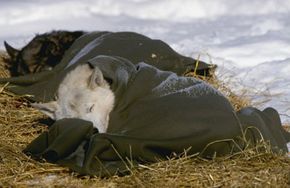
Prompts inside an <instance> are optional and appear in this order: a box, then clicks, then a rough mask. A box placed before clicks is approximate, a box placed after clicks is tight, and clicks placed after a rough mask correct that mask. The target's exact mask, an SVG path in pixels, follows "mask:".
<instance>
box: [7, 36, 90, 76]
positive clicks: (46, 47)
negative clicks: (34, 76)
mask: <svg viewBox="0 0 290 188" xmlns="http://www.w3.org/2000/svg"><path fill="white" fill-rule="evenodd" d="M84 33H85V32H84V31H74V32H70V31H52V32H49V33H44V34H41V35H36V36H35V37H34V38H33V39H32V40H31V41H30V42H29V43H28V44H27V45H26V46H24V47H23V48H22V49H21V50H17V49H15V48H13V47H12V46H10V45H9V44H8V43H7V42H6V41H4V46H5V48H6V51H7V53H8V55H9V56H10V58H7V59H5V63H6V65H7V68H8V69H9V71H10V73H11V76H21V75H25V74H30V73H36V72H40V71H44V70H50V69H52V68H53V67H54V66H55V65H57V64H58V63H59V62H60V61H61V59H62V57H63V55H64V53H65V51H66V50H67V49H68V48H69V47H70V46H71V45H72V44H73V42H74V41H75V40H76V39H77V38H79V37H80V36H82V35H83V34H84Z"/></svg>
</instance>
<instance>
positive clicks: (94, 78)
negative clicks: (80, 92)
mask: <svg viewBox="0 0 290 188" xmlns="http://www.w3.org/2000/svg"><path fill="white" fill-rule="evenodd" d="M104 84H105V80H104V76H103V73H102V71H101V70H100V69H99V68H98V67H94V68H93V72H92V75H91V76H90V77H89V84H88V86H89V88H90V89H95V88H97V87H100V86H103V85H104Z"/></svg>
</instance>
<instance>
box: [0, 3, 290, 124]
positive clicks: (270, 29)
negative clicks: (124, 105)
mask: <svg viewBox="0 0 290 188" xmlns="http://www.w3.org/2000/svg"><path fill="white" fill-rule="evenodd" d="M0 28H1V29H0V48H1V49H3V41H4V40H7V41H8V42H9V43H10V44H12V45H13V46H15V47H21V46H23V45H24V44H25V43H27V42H28V41H29V40H30V39H31V38H32V37H33V36H34V35H35V33H43V32H47V31H50V30H52V29H67V30H88V31H95V30H110V31H135V32H139V33H142V34H145V35H147V36H149V37H151V38H158V39H161V40H164V41H165V42H167V43H168V44H170V46H171V47H173V48H174V49H175V50H176V51H178V52H180V53H182V54H185V55H188V56H192V57H194V58H197V57H198V55H201V59H202V60H204V61H206V62H212V63H214V64H217V65H218V66H219V68H218V70H217V73H218V75H219V77H220V78H223V79H224V80H229V85H230V87H231V88H232V89H233V90H234V91H235V92H236V93H239V94H242V95H245V96H247V97H249V98H250V99H252V100H253V103H254V105H255V107H258V108H259V109H263V108H265V107H267V106H272V107H274V108H276V109H277V110H278V111H279V113H280V115H281V118H282V121H283V123H288V124H289V123H290V76H289V73H288V72H289V71H290V35H289V34H290V0H215V1H212V0H183V1H180V0H122V1H120V0H106V1H103V0H83V1H76V0H63V1H51V0H29V1H28V0H11V1H4V0H0ZM245 91H247V92H245Z"/></svg>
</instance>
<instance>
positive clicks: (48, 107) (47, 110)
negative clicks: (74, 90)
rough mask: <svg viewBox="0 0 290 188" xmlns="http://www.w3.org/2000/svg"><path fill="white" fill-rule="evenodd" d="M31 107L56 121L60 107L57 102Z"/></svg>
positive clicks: (35, 104) (36, 104) (33, 104)
mask: <svg viewBox="0 0 290 188" xmlns="http://www.w3.org/2000/svg"><path fill="white" fill-rule="evenodd" d="M31 106H32V107H34V108H36V109H38V110H39V111H40V112H42V113H44V114H46V115H48V116H49V117H50V118H51V119H53V120H56V111H57V109H58V107H59V106H58V104H57V102H56V101H51V102H48V103H32V104H31Z"/></svg>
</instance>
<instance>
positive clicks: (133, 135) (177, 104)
mask: <svg viewBox="0 0 290 188" xmlns="http://www.w3.org/2000/svg"><path fill="white" fill-rule="evenodd" d="M93 35H101V34H100V33H97V34H96V33H95V34H93ZM129 35H130V33H129ZM90 37H91V36H90ZM94 38H95V37H92V38H86V39H87V40H88V41H90V40H92V39H94ZM93 41H94V40H93ZM74 45H76V46H75V47H76V48H77V49H78V50H77V49H75V48H74V47H72V48H71V49H70V52H69V54H67V56H66V57H65V58H64V59H63V61H62V62H67V63H66V64H65V65H62V64H60V65H59V66H57V67H56V68H55V69H54V70H53V71H52V72H48V73H39V74H36V75H29V76H24V77H19V78H10V79H6V80H0V81H2V82H4V81H7V80H9V81H11V83H13V84H12V85H11V87H10V88H9V89H11V90H12V91H14V92H16V93H18V94H31V95H33V99H34V100H36V101H42V102H45V101H49V100H52V99H53V98H54V96H55V93H56V90H57V88H58V85H59V83H60V82H61V80H62V79H63V77H64V76H65V75H66V74H67V72H69V71H70V70H72V69H73V68H75V67H76V66H78V65H79V64H84V63H90V64H91V65H92V66H96V67H98V68H99V69H100V70H101V71H102V73H103V75H104V77H105V78H107V79H110V80H111V81H112V84H111V89H112V91H113V92H114V94H115V96H116V102H115V107H114V109H113V111H112V112H111V113H110V120H109V128H108V132H107V133H102V134H100V133H98V130H96V129H94V128H93V126H92V123H91V122H88V121H84V120H80V119H73V118H72V119H62V120H58V121H56V122H55V123H54V124H53V125H52V126H51V127H50V129H49V131H48V132H44V133H42V134H41V135H40V136H39V137H38V138H36V139H35V140H34V141H33V142H32V143H31V144H29V145H28V146H27V148H26V149H25V150H24V152H25V153H27V154H29V155H32V156H33V157H36V158H45V159H46V160H48V161H50V162H53V163H57V164H60V165H64V166H68V167H69V168H71V169H72V170H75V171H77V172H79V173H80V174H89V175H98V176H111V175H114V174H126V173H128V171H129V169H130V167H132V166H131V165H135V164H138V163H148V162H156V161H158V160H160V159H166V158H167V157H168V156H170V155H171V154H172V153H177V154H180V153H182V152H184V151H185V150H186V151H187V154H188V155H190V154H195V153H198V154H199V155H200V156H202V157H207V158H211V157H214V156H222V155H226V154H231V153H233V152H237V151H240V149H243V148H244V147H245V142H243V140H244V139H247V140H250V141H251V143H252V144H255V143H256V142H258V141H259V140H260V139H261V135H262V136H263V139H265V140H267V141H269V142H270V143H271V146H272V149H273V150H274V151H277V152H278V151H280V150H282V151H284V152H285V151H287V147H286V143H287V142H289V141H290V135H289V133H287V132H286V131H284V130H283V129H282V126H281V122H280V118H279V115H278V113H277V111H276V110H274V109H272V108H267V109H265V110H264V111H259V110H257V109H255V108H252V107H249V108H244V109H242V110H241V111H239V112H235V111H234V110H233V108H232V106H231V104H230V103H229V101H228V100H227V99H226V98H225V97H224V96H223V95H222V94H221V93H220V92H219V91H217V90H216V89H214V88H212V87H211V86H210V85H208V84H207V83H205V82H203V81H200V80H197V79H195V78H189V77H182V76H178V75H177V74H176V73H180V72H179V71H178V70H179V68H177V69H175V68H176V67H178V66H171V69H172V71H162V70H160V68H159V69H158V68H156V67H155V66H152V64H151V65H148V64H146V63H147V62H146V61H144V62H145V63H137V64H136V62H134V63H133V62H132V61H131V60H128V59H126V58H124V57H118V56H112V55H110V56H107V55H99V54H97V55H95V56H94V55H93V54H94V53H93V52H92V54H91V55H89V56H88V57H86V58H84V56H86V55H87V53H83V54H82V51H83V52H88V51H90V50H88V51H87V50H80V49H84V48H88V46H87V45H85V47H84V46H82V47H83V48H81V44H76V43H75V44H74ZM79 46H80V47H79ZM72 54H74V56H72ZM74 59H75V60H74ZM70 63H71V64H72V65H71V66H68V65H69V64H70ZM169 69H170V68H169ZM163 70H164V69H163ZM174 72H176V73H174ZM258 130H259V131H258Z"/></svg>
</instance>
